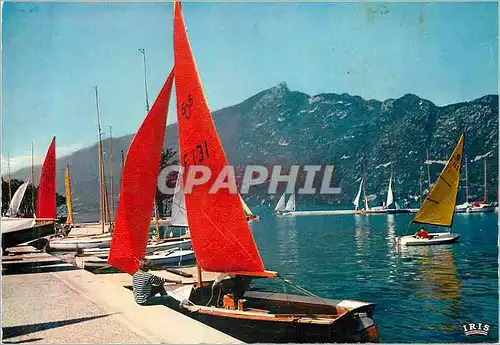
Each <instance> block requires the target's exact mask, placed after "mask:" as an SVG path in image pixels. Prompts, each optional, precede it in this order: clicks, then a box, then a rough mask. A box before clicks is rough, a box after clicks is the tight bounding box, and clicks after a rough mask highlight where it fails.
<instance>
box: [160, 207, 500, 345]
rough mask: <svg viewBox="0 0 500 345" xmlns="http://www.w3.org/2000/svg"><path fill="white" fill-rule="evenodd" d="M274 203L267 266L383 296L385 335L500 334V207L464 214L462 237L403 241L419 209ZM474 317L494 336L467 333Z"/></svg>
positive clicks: (268, 216)
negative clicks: (341, 210) (293, 212)
mask: <svg viewBox="0 0 500 345" xmlns="http://www.w3.org/2000/svg"><path fill="white" fill-rule="evenodd" d="M330 207H331V206H330ZM325 208H328V207H325ZM271 210H272V208H266V207H255V208H254V207H252V211H254V212H255V214H258V215H260V216H261V219H260V221H258V222H252V223H251V228H252V232H253V235H254V237H255V240H256V242H257V246H258V248H259V251H260V253H261V256H262V260H263V261H264V264H265V266H266V268H267V269H270V270H275V271H278V272H279V273H280V274H281V275H282V276H284V277H285V278H288V279H290V280H292V281H293V282H294V283H296V284H298V285H300V286H301V287H304V288H306V289H308V290H309V291H311V292H313V293H315V294H317V295H319V296H321V297H326V298H332V299H354V300H359V301H366V302H372V303H375V304H376V308H375V314H374V319H375V322H376V323H377V324H378V326H379V330H380V335H381V341H382V342H392V343H394V342H398V343H416V342H420V343H422V342H423V343H429V342H440V343H450V342H469V343H470V342H493V341H495V342H497V341H498V307H499V304H498V247H497V243H498V215H497V214H496V213H489V214H473V215H472V214H457V215H456V216H455V220H454V226H453V232H458V233H460V234H461V238H460V241H459V242H457V243H455V244H452V245H440V246H430V247H410V248H407V247H402V248H399V249H398V248H397V247H396V246H395V245H394V237H395V236H400V235H404V234H405V232H406V231H407V227H408V224H409V221H410V220H411V218H412V215H407V214H406V215H405V214H399V215H330V216H295V217H274V216H273V215H272V212H271ZM165 230H166V232H165ZM416 230H417V229H416V228H410V229H409V230H408V231H409V232H411V233H413V232H415V231H416ZM169 232H170V230H168V229H162V233H163V234H168V233H169ZM173 235H174V236H178V235H180V233H179V232H178V231H174V234H173ZM288 290H289V291H290V289H289V288H288ZM469 322H482V323H488V324H489V325H491V326H492V329H491V330H490V332H489V336H488V337H467V336H465V335H464V334H463V332H462V328H461V324H462V323H469Z"/></svg>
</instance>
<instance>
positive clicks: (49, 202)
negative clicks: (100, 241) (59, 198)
mask: <svg viewBox="0 0 500 345" xmlns="http://www.w3.org/2000/svg"><path fill="white" fill-rule="evenodd" d="M55 221H56V137H53V138H52V141H51V143H50V146H49V149H48V151H47V154H46V156H45V160H44V162H43V165H42V170H41V172H40V184H39V185H38V197H37V204H36V216H34V217H33V218H14V217H2V250H5V249H6V248H8V247H12V246H14V245H17V244H21V243H25V242H28V241H31V240H35V239H37V238H40V237H44V236H47V235H50V234H51V233H53V232H54V230H55V229H54V227H55Z"/></svg>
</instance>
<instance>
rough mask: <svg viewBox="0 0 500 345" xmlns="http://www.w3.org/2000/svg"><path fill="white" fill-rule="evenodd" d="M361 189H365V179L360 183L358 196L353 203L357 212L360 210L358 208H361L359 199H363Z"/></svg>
mask: <svg viewBox="0 0 500 345" xmlns="http://www.w3.org/2000/svg"><path fill="white" fill-rule="evenodd" d="M361 188H363V179H361V182H360V183H359V189H358V194H356V197H355V198H354V201H353V202H352V203H353V204H354V207H355V208H356V210H357V209H358V206H359V198H360V197H361Z"/></svg>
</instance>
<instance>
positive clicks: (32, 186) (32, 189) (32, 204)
mask: <svg viewBox="0 0 500 345" xmlns="http://www.w3.org/2000/svg"><path fill="white" fill-rule="evenodd" d="M31 208H32V210H33V218H35V154H34V148H33V142H31Z"/></svg>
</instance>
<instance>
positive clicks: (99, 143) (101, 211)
mask: <svg viewBox="0 0 500 345" xmlns="http://www.w3.org/2000/svg"><path fill="white" fill-rule="evenodd" d="M95 103H96V110H97V135H98V138H97V157H98V170H99V214H100V218H101V219H100V221H101V231H102V233H104V204H103V194H104V193H103V189H102V183H103V176H102V169H101V167H102V155H101V152H102V149H101V146H102V142H101V121H100V119H99V98H98V95H97V86H95Z"/></svg>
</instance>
